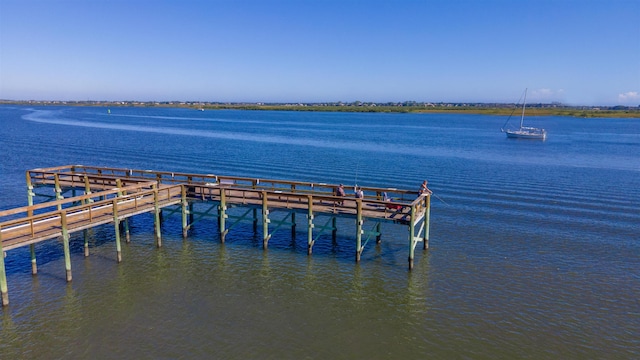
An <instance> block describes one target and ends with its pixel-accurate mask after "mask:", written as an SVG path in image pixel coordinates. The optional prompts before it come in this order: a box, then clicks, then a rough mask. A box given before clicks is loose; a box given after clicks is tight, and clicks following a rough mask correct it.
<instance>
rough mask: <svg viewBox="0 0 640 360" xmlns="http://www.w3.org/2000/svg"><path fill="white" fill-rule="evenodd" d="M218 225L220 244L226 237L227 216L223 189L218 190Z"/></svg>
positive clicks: (225, 197)
mask: <svg viewBox="0 0 640 360" xmlns="http://www.w3.org/2000/svg"><path fill="white" fill-rule="evenodd" d="M218 214H219V215H218V223H219V227H220V242H221V243H224V240H225V238H226V236H227V229H226V228H225V226H226V220H227V218H228V216H227V196H226V193H225V190H224V189H220V205H219V206H218Z"/></svg>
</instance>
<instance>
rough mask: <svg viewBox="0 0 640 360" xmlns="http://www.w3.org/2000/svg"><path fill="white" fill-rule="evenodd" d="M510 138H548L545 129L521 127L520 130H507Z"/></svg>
mask: <svg viewBox="0 0 640 360" xmlns="http://www.w3.org/2000/svg"><path fill="white" fill-rule="evenodd" d="M505 133H507V137H508V138H512V139H536V140H545V139H546V138H547V131H546V130H545V129H538V128H521V129H518V130H505Z"/></svg>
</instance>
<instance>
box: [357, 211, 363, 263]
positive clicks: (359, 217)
mask: <svg viewBox="0 0 640 360" xmlns="http://www.w3.org/2000/svg"><path fill="white" fill-rule="evenodd" d="M356 203H357V206H358V212H357V214H356V262H360V255H362V224H363V220H362V199H356Z"/></svg>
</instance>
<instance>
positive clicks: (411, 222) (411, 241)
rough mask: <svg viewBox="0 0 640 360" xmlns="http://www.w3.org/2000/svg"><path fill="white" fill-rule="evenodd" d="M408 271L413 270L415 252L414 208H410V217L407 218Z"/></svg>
mask: <svg viewBox="0 0 640 360" xmlns="http://www.w3.org/2000/svg"><path fill="white" fill-rule="evenodd" d="M409 219H410V220H409V270H411V269H413V256H414V252H415V247H416V243H415V227H416V223H415V219H416V207H415V206H411V215H410V217H409Z"/></svg>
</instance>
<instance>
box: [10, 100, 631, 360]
mask: <svg viewBox="0 0 640 360" xmlns="http://www.w3.org/2000/svg"><path fill="white" fill-rule="evenodd" d="M504 121H505V118H504V117H500V116H476V115H437V114H344V113H301V112H257V111H255V112H252V111H205V112H199V111H194V110H187V109H161V108H148V109H146V108H112V109H111V114H108V113H107V109H106V108H95V107H92V108H83V107H10V106H0V124H1V126H0V141H1V143H0V144H1V145H2V146H1V148H2V161H1V162H0V209H6V208H11V207H17V206H22V205H25V204H26V186H25V171H26V170H28V169H31V168H37V167H50V166H58V165H67V164H83V165H95V166H114V167H125V168H141V169H154V170H167V171H175V172H197V173H214V174H224V175H240V176H250V177H257V178H279V179H292V180H301V181H315V182H336V183H337V182H342V183H345V184H354V183H358V184H361V185H367V186H384V187H387V186H388V187H398V188H415V189H417V188H418V186H419V185H420V183H421V182H422V180H424V179H428V180H429V184H430V188H431V189H432V190H434V192H435V195H436V196H437V198H434V199H433V201H432V226H431V242H430V245H431V248H430V249H429V250H428V251H427V252H422V250H419V251H417V253H416V265H415V269H414V271H412V272H409V271H407V255H408V238H407V236H408V231H407V229H406V228H404V227H398V226H392V225H387V226H384V227H383V241H382V243H381V244H380V245H378V246H376V245H375V244H368V245H367V248H366V249H365V252H364V253H363V256H362V262H361V263H360V264H358V265H356V264H354V262H353V258H354V247H355V245H354V238H355V236H354V235H353V234H352V231H353V229H352V228H353V226H352V224H351V223H349V222H348V220H345V221H346V222H344V223H343V224H340V225H339V226H340V232H339V235H340V236H339V239H338V241H337V243H332V242H331V240H330V238H329V239H326V238H321V239H320V240H319V241H318V242H317V243H316V245H315V246H314V254H313V256H311V257H308V256H307V255H306V242H305V241H306V233H300V234H299V235H298V237H297V239H295V240H293V239H292V238H291V234H290V232H289V231H280V232H278V233H276V235H274V238H273V239H272V240H270V242H269V250H268V251H266V252H265V251H263V250H262V248H261V246H262V241H261V234H259V233H258V234H253V232H252V231H251V229H250V225H249V226H244V225H238V227H234V228H233V229H232V231H231V232H230V233H229V235H228V236H227V242H226V243H225V244H224V245H221V244H220V243H219V241H218V237H217V236H218V235H217V234H216V225H215V219H210V220H205V221H202V222H200V223H198V224H197V226H195V228H194V229H193V231H192V232H191V233H190V235H189V238H188V239H186V240H184V241H183V240H182V238H181V230H180V219H178V218H176V219H174V218H169V219H167V221H166V222H165V223H164V224H163V236H164V246H163V248H161V249H156V248H155V247H154V245H153V227H152V225H151V224H152V218H151V216H148V217H145V216H144V215H142V216H139V217H137V218H135V219H133V221H132V242H131V243H130V244H127V245H125V246H123V262H122V263H120V264H116V263H115V248H114V244H113V236H114V235H113V228H112V227H101V228H97V229H94V232H93V233H92V240H91V241H92V243H91V246H92V248H91V253H92V255H91V256H90V257H88V258H84V257H83V256H82V239H80V238H78V237H75V238H72V250H73V256H72V264H73V276H74V277H73V282H72V283H70V284H66V283H65V281H64V259H63V256H62V249H61V245H60V244H59V243H58V242H57V241H55V240H54V241H50V242H47V243H45V244H40V245H38V247H37V251H38V264H39V274H38V275H37V276H36V277H32V276H31V274H30V262H29V253H28V250H27V249H18V250H12V251H10V252H9V253H8V256H7V258H6V259H5V260H6V263H7V272H8V283H9V296H10V301H11V304H10V306H9V307H8V308H5V309H3V310H2V322H1V323H0V353H1V354H2V358H3V359H4V358H5V354H7V356H8V357H7V358H26V357H28V358H31V359H36V358H43V359H44V358H60V357H68V358H86V357H89V356H93V357H97V358H180V357H184V358H272V359H280V358H296V359H298V358H310V359H316V358H322V359H324V358H401V357H405V358H410V359H412V358H413V359H415V358H427V357H431V358H439V359H451V358H474V359H476V358H492V359H493V358H504V359H513V358H532V359H540V358H575V359H584V358H608V359H614V358H619V359H625V358H638V357H640V351H639V350H638V349H640V300H639V299H640V234H639V230H640V205H639V204H640V191H639V190H638V189H640V120H638V119H577V118H565V117H541V118H537V119H530V120H529V121H528V123H529V124H530V125H533V126H542V127H545V128H546V129H547V130H548V132H549V137H548V139H547V141H545V142H538V141H518V140H510V139H506V137H505V136H504V134H502V133H500V131H499V129H500V127H501V126H502V125H503V124H504ZM301 221H304V220H301ZM300 228H303V227H300ZM301 230H302V231H304V229H301ZM74 239H75V240H74Z"/></svg>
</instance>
